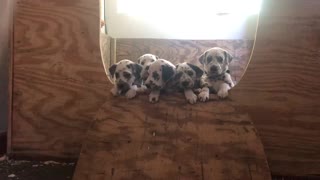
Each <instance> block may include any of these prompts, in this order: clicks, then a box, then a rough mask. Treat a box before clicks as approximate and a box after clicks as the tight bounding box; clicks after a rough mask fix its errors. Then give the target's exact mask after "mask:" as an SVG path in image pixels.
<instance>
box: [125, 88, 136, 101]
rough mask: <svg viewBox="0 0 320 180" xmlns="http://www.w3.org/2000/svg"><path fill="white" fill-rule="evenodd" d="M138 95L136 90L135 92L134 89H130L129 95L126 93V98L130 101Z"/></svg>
mask: <svg viewBox="0 0 320 180" xmlns="http://www.w3.org/2000/svg"><path fill="white" fill-rule="evenodd" d="M136 94H137V91H136V90H134V89H129V90H128V91H127V93H126V97H127V98H128V99H132V98H134V97H135V96H136Z"/></svg>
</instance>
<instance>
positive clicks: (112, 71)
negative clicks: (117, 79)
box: [109, 64, 117, 77]
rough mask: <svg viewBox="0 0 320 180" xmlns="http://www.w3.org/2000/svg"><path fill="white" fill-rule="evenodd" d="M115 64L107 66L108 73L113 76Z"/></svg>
mask: <svg viewBox="0 0 320 180" xmlns="http://www.w3.org/2000/svg"><path fill="white" fill-rule="evenodd" d="M116 68H117V64H113V65H112V66H111V67H109V73H110V74H111V76H112V77H113V76H114V73H115V72H116Z"/></svg>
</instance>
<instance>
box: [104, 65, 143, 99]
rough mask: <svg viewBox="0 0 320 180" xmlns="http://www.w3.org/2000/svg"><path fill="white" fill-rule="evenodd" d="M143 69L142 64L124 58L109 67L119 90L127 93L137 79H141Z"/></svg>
mask: <svg viewBox="0 0 320 180" xmlns="http://www.w3.org/2000/svg"><path fill="white" fill-rule="evenodd" d="M141 70H142V67H141V65H140V64H137V63H134V62H132V61H130V60H127V59H124V60H121V61H120V62H118V63H116V64H113V65H112V66H111V67H110V68H109V73H110V74H111V76H112V78H113V79H114V82H115V84H116V86H117V87H118V90H119V91H120V92H121V93H125V92H127V91H128V90H129V89H130V87H131V86H132V85H133V83H134V82H135V81H136V80H138V79H140V74H141Z"/></svg>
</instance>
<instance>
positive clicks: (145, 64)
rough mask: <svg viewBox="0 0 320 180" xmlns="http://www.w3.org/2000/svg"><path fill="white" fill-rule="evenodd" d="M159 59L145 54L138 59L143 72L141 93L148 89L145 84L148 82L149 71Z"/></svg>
mask: <svg viewBox="0 0 320 180" xmlns="http://www.w3.org/2000/svg"><path fill="white" fill-rule="evenodd" d="M158 59H159V57H158V56H156V55H153V54H144V55H142V56H140V57H139V58H138V61H137V62H138V63H139V64H140V65H141V66H142V71H141V79H142V83H141V88H140V89H141V91H142V92H146V90H147V87H146V86H145V85H144V82H145V81H146V80H147V78H148V75H147V74H148V72H147V71H148V69H149V66H150V64H151V63H153V62H155V61H156V60H158Z"/></svg>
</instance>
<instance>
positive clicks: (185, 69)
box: [174, 62, 203, 89]
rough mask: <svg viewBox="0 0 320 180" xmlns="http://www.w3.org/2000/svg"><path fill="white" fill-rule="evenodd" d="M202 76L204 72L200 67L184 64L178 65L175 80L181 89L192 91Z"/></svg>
mask: <svg viewBox="0 0 320 180" xmlns="http://www.w3.org/2000/svg"><path fill="white" fill-rule="evenodd" d="M202 75H203V71H202V70H201V69H200V68H199V67H198V66H195V65H193V64H190V63H186V62H184V63H180V64H177V66H176V74H175V77H174V80H175V82H177V85H178V86H179V88H182V89H191V88H193V87H194V83H195V81H196V80H197V79H200V77H201V76H202Z"/></svg>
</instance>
